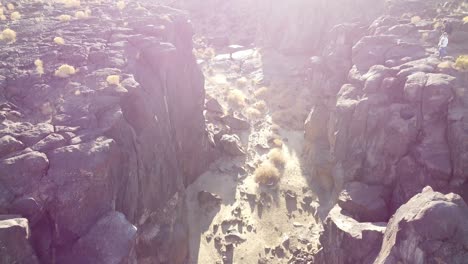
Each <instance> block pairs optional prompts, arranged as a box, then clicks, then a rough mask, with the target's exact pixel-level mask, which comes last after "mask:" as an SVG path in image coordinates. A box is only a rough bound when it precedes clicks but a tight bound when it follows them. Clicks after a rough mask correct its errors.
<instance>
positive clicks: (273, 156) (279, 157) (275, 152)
mask: <svg viewBox="0 0 468 264" xmlns="http://www.w3.org/2000/svg"><path fill="white" fill-rule="evenodd" d="M268 159H269V160H270V162H271V163H273V164H275V165H276V166H277V167H283V166H284V165H285V164H286V157H285V156H284V153H283V150H282V149H279V148H275V149H272V150H270V152H269V153H268Z"/></svg>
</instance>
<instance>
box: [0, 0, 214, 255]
mask: <svg viewBox="0 0 468 264" xmlns="http://www.w3.org/2000/svg"><path fill="white" fill-rule="evenodd" d="M15 10H16V11H18V12H20V13H21V14H22V17H21V19H19V20H16V21H10V22H8V21H6V22H5V21H2V22H1V23H2V29H4V28H6V27H9V28H11V29H12V30H14V31H16V41H15V42H11V43H8V44H3V45H4V48H2V50H1V54H0V56H1V57H2V67H1V69H0V71H1V72H0V74H1V90H0V100H1V105H0V118H1V119H0V121H1V124H0V156H1V157H0V159H1V160H0V182H1V184H0V190H1V191H0V212H1V213H2V214H12V215H21V216H22V217H24V218H27V219H28V220H29V229H30V232H29V233H26V234H25V235H23V236H22V238H21V239H24V237H25V236H26V237H27V238H29V240H30V241H31V243H32V246H33V248H34V249H35V252H36V254H35V255H36V256H37V258H35V257H34V258H35V259H36V261H35V262H37V261H39V262H40V263H136V262H137V261H138V263H182V262H183V261H184V260H185V258H186V256H187V253H188V244H187V243H188V242H187V234H188V233H187V224H186V222H185V221H186V218H185V208H184V207H185V204H184V189H185V186H186V184H188V183H190V182H192V181H193V180H194V179H195V178H196V177H197V176H198V175H199V174H200V173H201V172H202V171H203V170H204V169H205V168H206V166H207V165H208V164H209V161H210V152H211V147H210V144H209V142H208V137H207V134H206V131H205V123H204V117H203V114H202V111H203V104H204V96H205V95H204V88H203V83H204V79H203V76H202V74H201V72H200V70H199V68H198V66H197V65H196V62H195V59H194V57H193V55H192V39H191V37H192V29H191V25H190V24H189V23H188V22H187V17H185V16H184V15H183V14H182V13H181V12H179V11H177V10H174V9H171V8H166V7H163V6H159V5H156V4H153V3H151V2H141V3H140V4H136V3H129V4H128V5H127V6H125V7H123V9H121V8H119V7H118V6H117V5H116V4H115V3H114V2H113V1H101V3H99V4H98V3H81V6H71V7H67V5H66V4H65V5H64V4H60V3H54V4H45V3H40V2H36V1H17V2H16V6H15ZM77 11H83V13H84V16H82V15H81V14H76V16H74V14H75V12H77ZM7 12H12V11H6V10H5V13H7ZM61 15H71V19H70V20H69V19H68V18H63V17H62V18H61V19H59V18H58V17H59V16H61ZM55 37H61V38H63V40H64V43H61V44H58V43H57V42H59V43H60V41H57V42H54V38H55ZM37 60H41V62H39V61H37ZM63 64H69V65H71V66H73V67H74V69H72V70H70V69H69V70H68V71H67V70H64V68H62V70H58V71H57V69H58V68H59V67H60V66H61V65H63ZM39 65H40V66H39ZM39 68H42V70H39ZM56 71H57V72H56ZM42 72H43V73H42ZM117 76H118V77H117ZM116 78H119V79H120V80H119V81H115V79H116ZM11 226H12V228H13V225H11ZM11 239H14V238H11ZM109 241H112V243H109ZM10 242H11V241H10ZM12 244H13V243H12ZM9 254H10V255H8V254H7V255H2V257H0V259H2V258H4V259H2V260H5V261H6V260H19V259H21V258H22V256H21V255H20V253H19V252H17V251H15V250H10V251H9ZM15 254H16V255H15ZM3 256H5V257H3ZM0 262H2V261H0Z"/></svg>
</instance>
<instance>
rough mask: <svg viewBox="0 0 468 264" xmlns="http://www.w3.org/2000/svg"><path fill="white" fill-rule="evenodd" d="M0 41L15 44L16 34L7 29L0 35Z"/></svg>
mask: <svg viewBox="0 0 468 264" xmlns="http://www.w3.org/2000/svg"><path fill="white" fill-rule="evenodd" d="M0 40H3V41H6V42H8V43H13V42H15V41H16V32H15V31H13V30H11V29H9V28H7V29H5V30H3V31H2V34H0Z"/></svg>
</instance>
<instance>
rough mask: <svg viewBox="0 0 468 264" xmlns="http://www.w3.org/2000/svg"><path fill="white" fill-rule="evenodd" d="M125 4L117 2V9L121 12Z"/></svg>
mask: <svg viewBox="0 0 468 264" xmlns="http://www.w3.org/2000/svg"><path fill="white" fill-rule="evenodd" d="M125 6H126V5H125V2H124V1H118V2H117V8H118V9H120V10H123V9H124V8H125Z"/></svg>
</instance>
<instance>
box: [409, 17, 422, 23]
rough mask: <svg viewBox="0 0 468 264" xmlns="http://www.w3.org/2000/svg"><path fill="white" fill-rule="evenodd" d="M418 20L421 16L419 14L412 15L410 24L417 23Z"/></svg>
mask: <svg viewBox="0 0 468 264" xmlns="http://www.w3.org/2000/svg"><path fill="white" fill-rule="evenodd" d="M420 21H421V17H419V16H414V17H412V18H411V23H412V24H416V23H418V22H420Z"/></svg>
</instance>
